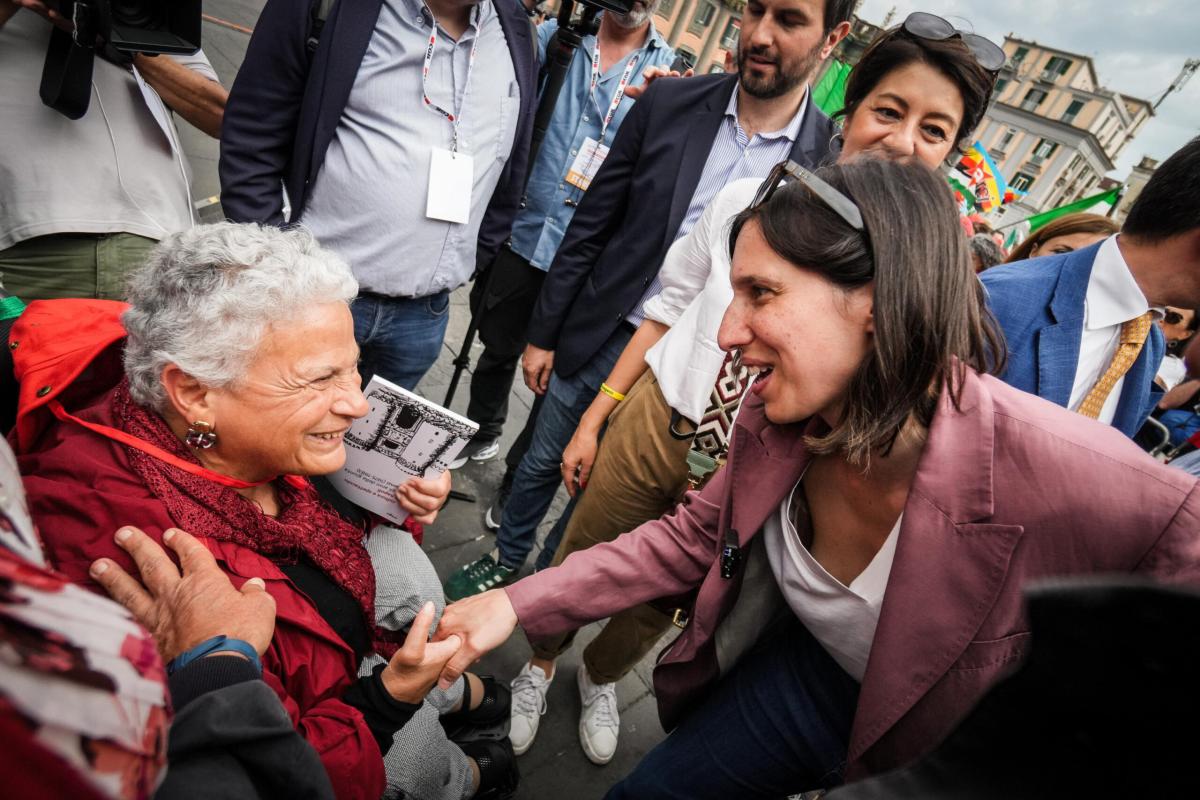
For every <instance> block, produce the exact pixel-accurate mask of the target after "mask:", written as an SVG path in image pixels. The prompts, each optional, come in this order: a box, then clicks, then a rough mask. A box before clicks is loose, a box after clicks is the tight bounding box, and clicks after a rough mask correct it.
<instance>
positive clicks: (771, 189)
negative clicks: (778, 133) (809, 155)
mask: <svg viewBox="0 0 1200 800" xmlns="http://www.w3.org/2000/svg"><path fill="white" fill-rule="evenodd" d="M792 181H799V182H800V183H802V184H804V185H805V186H807V187H808V189H809V191H811V192H812V193H813V194H815V195H816V196H817V197H819V198H820V199H821V202H823V203H825V205H827V206H829V208H830V210H831V211H833V213H835V214H837V215H838V216H839V217H841V218H842V219H843V220H845V222H846V224H847V225H849V226H850V227H851V228H854V230H856V231H862V232H863V233H866V231H867V228H866V226H865V225H863V218H862V212H861V211H859V210H858V206H856V205H854V201H853V200H851V199H850V198H849V197H846V195H844V194H842V193H841V192H839V191H838V190H837V189H835V188H833V187H832V186H830V185H829V184H828V183H826V182H825V181H823V180H821V179H820V178H818V177H817V176H816V175H814V174H813V173H811V172H810V171H808V170H807V169H805V168H804V167H802V166H800V165H799V164H797V163H796V162H795V161H780V162H779V163H778V164H776V165H775V167H774V168H773V169H772V170H771V174H770V175H768V176H767V179H766V180H765V181H763V182H762V185H761V186H759V187H758V194H756V195H755V196H754V202H753V203H751V204H750V208H758V207H759V206H761V205H762V204H763V203H765V202H767V201H768V200H770V199H771V196H772V195H773V194H775V191H776V190H777V189H778V188H779V187H780V186H781V185H782V184H784V183H790V182H792Z"/></svg>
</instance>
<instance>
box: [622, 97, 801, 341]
mask: <svg viewBox="0 0 1200 800" xmlns="http://www.w3.org/2000/svg"><path fill="white" fill-rule="evenodd" d="M740 88H741V84H738V87H737V88H735V89H734V90H733V93H732V94H731V95H730V97H729V105H727V106H726V107H725V118H724V119H723V120H721V127H720V128H719V129H718V130H717V137H716V138H715V139H714V140H713V145H712V150H710V151H709V152H708V160H707V161H706V162H704V171H703V172H701V173H700V182H699V183H697V184H696V191H695V192H693V193H692V202H691V203H690V204H689V205H688V210H687V213H686V214H684V216H683V222H681V223H680V224H679V230H678V231H676V232H675V239H676V240H678V239H681V238H683V237H684V236H687V234H688V231H690V230H691V229H692V228H693V227H694V226H695V224H696V221H697V220H699V219H700V215H701V214H703V213H704V209H705V208H707V207H708V204H709V203H711V202H712V199H713V198H714V197H716V196H717V192H719V191H721V189H722V188H723V187H724V186H725V184H727V183H731V182H732V181H736V180H740V179H742V178H758V179H759V180H763V179H764V178H766V177H767V175H768V174H769V173H770V172H771V168H772V167H774V166H775V165H776V164H778V163H779V162H780V161H785V160H787V157H788V155H789V154H790V153H791V152H792V145H793V144H795V142H796V137H797V136H798V135H799V134H800V124H801V123H802V122H803V121H804V112H805V111H807V110H808V95H809V92H805V93H804V99H803V100H801V101H800V108H799V109H798V110H797V111H796V115H795V116H794V117H792V119H791V122H789V123H788V124H787V127H786V128H783V129H781V130H778V131H773V132H771V133H756V134H754V136H747V135H746V132H745V131H744V130H742V126H741V124H740V123H739V122H738V92H739V90H740ZM660 268H661V265H660ZM661 291H662V282H661V281H660V280H659V279H658V275H657V274H655V276H654V280H653V281H651V282H650V286H649V287H648V288H647V289H646V293H645V294H643V295H642V299H641V300H639V301H638V304H637V307H636V308H635V309H634V310H633V311H631V312H630V313H629V316H628V317H627V318H626V319H628V321H629V322H632V323H633V324H634V325H641V324H642V320H644V319H645V318H646V315H645V314H644V313H643V307H644V306H645V304H646V301H647V300H649V299H650V298H651V297H654V295H656V294H658V293H659V292H661Z"/></svg>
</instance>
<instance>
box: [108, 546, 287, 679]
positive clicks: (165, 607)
mask: <svg viewBox="0 0 1200 800" xmlns="http://www.w3.org/2000/svg"><path fill="white" fill-rule="evenodd" d="M115 538H116V540H117V544H118V545H120V546H121V548H122V549H124V550H125V552H127V553H129V555H130V556H132V558H133V560H134V563H136V564H137V567H138V572H139V573H140V575H141V579H142V582H141V583H138V582H137V580H135V579H134V578H132V577H130V576H129V574H128V573H126V572H125V570H123V569H121V568H120V567H119V566H117V564H116V562H114V561H112V560H110V559H107V558H101V559H98V560H97V561H96V562H94V563H93V564H92V568H91V576H92V579H93V580H95V581H96V582H97V583H99V584H100V585H101V586H103V587H104V589H105V590H106V591H107V592H108V593H109V595H110V596H111V597H112V598H113V599H114V600H116V601H117V602H118V603H120V604H121V605H123V606H125V608H127V609H129V612H130V613H131V614H133V617H134V619H136V620H137V621H138V622H140V623H141V624H142V626H143V627H145V628H146V629H147V630H148V631H150V634H151V635H152V636H153V637H154V641H155V643H156V644H157V645H158V651H159V653H160V654H161V655H162V658H163V661H170V660H171V659H173V658H175V656H177V655H179V654H180V653H182V652H183V651H185V650H189V649H191V648H193V647H195V646H196V645H198V644H200V643H201V642H203V641H206V640H208V639H211V638H213V637H214V636H220V635H225V636H228V637H229V638H230V639H241V640H242V641H245V642H249V643H250V644H251V645H253V647H254V649H255V650H257V651H258V654H259V655H260V656H261V655H262V654H263V653H265V652H266V650H267V645H269V644H270V643H271V636H272V634H274V632H275V598H273V597H271V595H269V594H267V591H266V584H264V583H263V581H262V578H251V579H250V580H248V581H246V582H245V583H244V584H242V588H241V590H240V591H239V590H237V589H235V588H233V584H232V583H230V582H229V577H228V576H227V575H226V574H225V573H224V572H222V571H221V568H220V567H218V566H217V560H216V559H215V558H213V554H212V553H210V552H209V550H208V548H207V547H205V546H204V545H203V544H201V542H200V541H199V540H198V539H196V538H195V537H194V536H192V535H191V534H188V533H185V532H183V531H181V530H177V529H174V528H172V529H170V530H167V531H166V532H164V533H163V537H162V538H163V542H165V543H166V545H167V546H168V547H170V548H171V549H172V550H174V551H175V553H176V555H178V556H179V563H180V565H181V566H182V568H183V573H182V574H180V568H179V567H176V566H175V564H174V563H173V562H172V561H171V559H170V558H169V557H168V556H167V553H166V551H165V550H163V549H162V548H161V547H159V546H158V545H157V544H156V543H155V542H154V540H153V539H151V538H150V537H149V536H147V535H146V534H144V533H142V532H141V531H140V530H138V529H137V528H132V527H125V528H121V530H119V531H117V535H116V537H115ZM143 584H144V585H143Z"/></svg>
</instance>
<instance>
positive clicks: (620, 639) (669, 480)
mask: <svg viewBox="0 0 1200 800" xmlns="http://www.w3.org/2000/svg"><path fill="white" fill-rule="evenodd" d="M670 423H671V408H670V406H668V405H667V402H666V400H665V399H664V398H663V395H662V391H661V390H660V389H659V387H658V380H657V379H656V378H655V377H654V374H653V373H652V372H650V371H649V370H647V371H646V373H645V374H644V375H643V376H642V378H641V379H640V380H639V381H638V382H637V383H636V384H635V385H634V387H633V388H632V389H631V390H630V391H629V395H628V397H626V398H625V400H624V402H622V403H621V405H620V406H619V407H618V408H617V410H616V411H615V412H613V414H612V416H611V417H609V423H608V429H607V430H606V431H605V434H604V438H603V439H602V440H601V441H600V450H599V452H598V453H597V455H596V463H595V465H594V466H593V468H592V474H591V476H590V477H589V479H588V484H587V490H586V491H584V492H583V494H582V495H581V496H580V500H579V502H578V504H577V505H576V507H575V513H574V514H572V515H571V521H570V523H568V525H567V530H566V531H565V533H564V534H563V539H562V542H561V543H560V544H559V546H558V551H557V553H556V554H555V556H554V566H557V565H558V564H561V563H562V561H563V559H564V558H566V557H567V556H569V555H570V554H571V553H574V552H578V551H580V550H586V549H588V548H589V547H591V546H592V545H594V544H600V543H601V542H610V541H612V540H613V539H616V538H617V537H618V536H620V535H621V534H622V533H625V532H626V531H631V530H633V529H634V528H636V527H638V526H639V525H641V524H642V523H644V522H648V521H650V520H655V519H658V518H659V517H661V516H662V515H663V514H665V513H667V512H668V511H670V510H671V509H672V508H674V507H675V505H676V504H677V503H678V502H679V500H680V499H681V498H682V497H683V495H684V493H685V492H686V491H687V477H688V468H687V453H688V449H689V448H690V447H691V441H690V440H683V441H680V440H678V439H675V438H674V437H672V436H671V434H670V432H669V430H668V429H669V426H670ZM670 628H671V618H670V617H669V616H668V615H667V614H665V613H664V612H662V611H659V610H658V609H656V608H653V607H652V606H649V605H640V606H636V607H634V608H631V609H629V610H627V611H622V612H621V613H619V614H616V615H614V616H613V617H612V619H610V620H609V621H608V624H607V625H605V626H604V630H603V631H602V632H601V633H600V635H599V636H597V637H596V638H595V639H594V640H593V641H592V643H591V644H589V645H588V646H587V647H586V648H585V649H584V651H583V663H584V665H585V666H586V667H587V670H588V674H589V675H590V676H591V679H592V680H593V681H594V682H596V683H615V682H616V681H618V680H619V679H620V678H622V677H623V676H624V675H625V674H626V673H628V672H629V670H631V669H633V667H634V666H635V665H636V664H637V663H638V661H640V660H641V659H642V657H643V656H645V655H646V654H647V653H648V652H650V650H651V648H653V647H654V645H655V643H656V642H658V640H659V639H660V638H661V637H662V635H663V633H665V632H666V631H667V630H669V629H670ZM574 638H575V633H574V632H571V633H567V634H563V635H560V636H557V637H554V638H552V639H547V640H543V641H539V642H533V643H532V644H533V652H534V655H535V656H537V657H538V658H545V659H553V658H557V657H558V656H559V655H561V654H562V653H564V652H566V650H567V649H568V648H570V646H571V642H572V641H573V639H574Z"/></svg>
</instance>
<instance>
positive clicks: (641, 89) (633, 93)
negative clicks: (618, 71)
mask: <svg viewBox="0 0 1200 800" xmlns="http://www.w3.org/2000/svg"><path fill="white" fill-rule="evenodd" d="M695 74H696V71H695V70H694V69H689V70H688V71H687V72H684V73H680V72H679V70H675V69H667V68H666V67H646V69H644V70H643V71H642V78H643V79H644V83H639V84H638V85H637V86H626V87H625V96H626V97H632V98H633V99H634V100H637V99H638V98H639V97H641V96H642V95H643V94H644V93H645V91H646V90H647V89H649V88H650V84H652V83H654V82H655V81H656V80H658V79H659V78H690V77H692V76H693V75H695Z"/></svg>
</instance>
